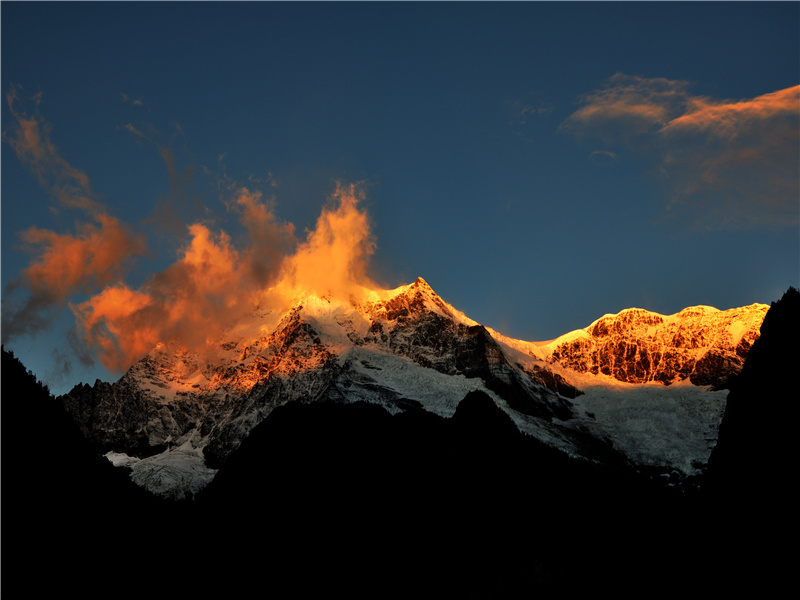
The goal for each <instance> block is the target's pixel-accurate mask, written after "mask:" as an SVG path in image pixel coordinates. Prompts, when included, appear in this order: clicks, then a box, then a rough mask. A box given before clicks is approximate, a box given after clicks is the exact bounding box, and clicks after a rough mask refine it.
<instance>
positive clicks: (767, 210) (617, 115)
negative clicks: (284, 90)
mask: <svg viewBox="0 0 800 600" xmlns="http://www.w3.org/2000/svg"><path fill="white" fill-rule="evenodd" d="M582 103H583V106H582V107H581V108H579V109H578V110H577V111H575V112H574V113H573V114H572V115H570V117H569V118H568V119H566V121H564V123H562V125H561V129H562V131H565V132H569V133H571V134H573V135H575V136H576V137H577V138H580V139H590V138H591V139H599V140H600V141H601V142H603V144H605V146H606V148H605V149H604V150H602V151H609V152H610V151H611V150H609V148H628V149H630V150H633V151H636V152H638V153H640V154H642V155H644V156H647V157H650V158H651V159H652V160H654V161H655V163H656V165H657V168H656V169H655V170H654V172H655V173H657V174H658V176H659V177H660V178H661V180H662V181H663V182H665V184H666V186H667V190H668V194H669V199H668V201H667V204H666V210H665V213H664V215H663V216H664V217H665V218H672V217H675V218H681V219H688V220H690V221H691V222H692V223H693V224H694V225H695V226H696V227H698V228H703V229H744V228H752V227H767V228H782V227H797V225H798V223H799V222H800V219H799V218H798V217H799V213H798V201H797V199H798V195H799V194H800V179H799V177H798V176H799V175H800V171H799V167H798V165H799V164H800V162H799V161H800V145H799V143H800V86H794V87H791V88H787V89H784V90H778V91H776V92H772V93H768V94H764V95H761V96H758V97H756V98H751V99H744V100H735V101H734V100H715V99H712V98H708V97H705V96H697V95H693V94H692V93H691V91H690V85H689V84H688V83H687V82H684V81H674V80H669V79H663V78H661V79H646V78H642V77H635V76H629V75H623V74H617V75H615V76H614V77H612V78H611V79H609V81H608V82H607V85H606V86H605V87H604V88H603V89H601V90H598V91H596V92H593V93H591V94H589V95H587V96H585V97H584V98H583V99H582ZM595 152H598V151H597V150H596V151H595Z"/></svg>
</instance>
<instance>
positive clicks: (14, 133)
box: [3, 88, 377, 372]
mask: <svg viewBox="0 0 800 600" xmlns="http://www.w3.org/2000/svg"><path fill="white" fill-rule="evenodd" d="M8 101H9V105H10V106H11V108H12V111H11V112H12V115H13V116H14V123H12V126H11V128H10V130H9V132H8V133H6V134H4V138H5V141H6V142H8V143H9V145H10V146H11V147H12V148H13V149H14V151H15V153H16V154H17V156H18V157H19V159H20V161H21V162H22V163H24V164H25V165H26V166H27V167H28V168H29V169H30V171H31V172H32V173H33V174H34V176H35V177H36V178H37V179H38V181H39V183H40V184H41V185H42V186H43V187H44V188H45V189H46V190H47V191H48V192H50V193H51V194H52V195H53V196H54V197H55V198H57V200H58V204H57V206H56V207H54V208H57V209H61V208H71V209H75V210H77V211H78V214H80V215H82V217H83V218H82V221H81V222H79V224H78V225H77V226H76V231H75V232H74V233H57V232H54V231H50V230H45V229H40V228H37V227H30V228H28V229H26V230H24V231H22V232H21V233H20V234H19V235H20V239H21V240H22V241H23V242H24V243H25V244H26V245H27V246H29V248H30V249H31V251H32V252H33V254H34V256H33V258H32V259H31V261H30V263H29V265H28V266H27V267H26V268H25V269H24V270H23V271H22V273H21V274H20V276H19V277H17V278H16V279H14V280H12V281H11V282H10V283H9V284H8V287H7V288H6V294H5V298H4V303H3V336H4V339H5V340H6V341H8V340H9V339H10V338H13V337H15V336H18V335H25V334H35V333H37V332H38V331H41V330H42V329H45V328H46V327H47V326H48V325H49V323H50V320H51V318H52V316H53V311H54V310H55V309H58V308H64V307H66V306H69V308H70V309H71V310H72V312H73V313H74V315H75V329H74V330H73V331H72V332H70V335H69V337H70V343H71V344H72V346H73V348H74V350H75V352H76V356H78V358H79V359H81V360H82V362H85V363H86V362H88V361H90V360H93V359H98V360H99V361H100V363H101V364H102V365H103V366H104V367H106V368H107V369H109V370H111V371H115V372H120V371H124V370H125V369H127V368H128V367H129V366H130V365H131V364H132V363H133V362H135V361H136V360H138V359H139V358H141V356H143V355H144V354H146V353H147V352H149V351H150V350H151V349H152V348H153V347H154V346H156V345H157V344H158V343H160V342H176V343H178V344H180V345H182V346H184V347H187V348H192V349H194V350H200V351H202V350H203V348H205V347H206V346H207V344H208V343H209V342H214V341H216V339H217V338H218V336H219V335H221V334H222V333H223V331H224V330H225V329H226V328H227V327H228V326H231V325H233V324H235V323H236V321H237V320H238V319H239V318H240V317H241V316H242V315H244V314H247V313H248V312H250V311H252V310H253V308H254V307H256V306H260V307H262V308H271V307H280V308H283V307H284V306H285V304H286V302H287V301H290V300H292V299H294V298H295V297H296V296H298V295H299V294H303V293H308V292H314V293H316V294H318V295H321V296H323V295H324V296H327V297H329V298H334V297H335V298H341V299H344V300H350V299H351V298H352V296H353V295H354V294H356V295H357V294H359V293H361V292H363V291H364V289H370V288H372V289H374V288H375V287H377V286H376V284H375V283H374V282H372V281H371V280H370V279H369V278H368V276H367V266H368V262H369V258H370V256H371V254H372V252H373V249H374V241H373V238H372V234H371V227H370V223H369V219H368V217H367V214H366V212H365V211H364V210H363V209H362V208H361V206H360V203H361V201H362V200H363V198H364V194H363V190H362V188H361V187H360V186H359V185H358V184H347V185H345V184H338V185H337V188H336V191H335V192H334V194H333V196H332V198H331V202H330V204H329V205H328V206H325V207H324V208H323V209H322V211H321V214H320V216H319V218H318V220H317V223H316V226H315V228H314V229H313V230H312V231H310V232H308V233H307V235H306V237H305V239H304V240H298V238H297V237H296V235H295V229H294V226H293V225H292V224H291V223H284V222H282V221H280V220H279V219H278V218H277V217H276V216H275V214H274V207H273V203H272V201H271V199H265V198H264V197H263V195H262V193H261V192H260V191H257V190H250V189H248V188H247V187H244V186H240V185H238V184H236V183H235V182H230V181H227V185H226V186H225V193H226V194H228V197H226V198H224V199H223V205H224V206H225V208H226V209H227V210H228V211H232V212H234V213H235V214H236V215H237V216H238V218H239V221H240V222H241V225H242V228H243V230H244V231H245V235H244V237H243V239H242V241H240V242H239V243H238V244H236V243H234V241H233V239H232V238H231V236H230V235H229V234H228V233H226V232H225V231H223V230H216V231H215V230H213V229H212V227H211V226H209V225H208V224H207V223H204V222H202V221H195V222H191V223H190V224H188V226H186V225H185V226H184V227H185V228H186V230H187V231H188V241H187V242H186V243H185V244H184V245H183V246H182V247H181V248H179V249H178V252H177V257H176V260H174V262H173V263H172V264H170V265H169V266H168V267H166V268H164V269H162V270H159V271H157V272H154V273H152V274H151V275H150V276H149V277H147V278H146V279H145V281H144V282H143V283H142V284H141V285H140V286H138V287H131V286H130V285H129V284H128V283H127V282H126V281H125V279H126V276H127V273H128V268H127V267H128V266H129V265H130V263H131V262H132V260H133V259H135V258H138V257H141V256H144V255H146V253H147V251H148V249H147V239H146V237H145V236H144V235H143V234H133V233H132V231H133V229H132V228H131V227H129V226H127V225H125V224H123V223H121V222H120V221H119V220H118V219H116V218H115V217H112V216H110V215H109V214H108V211H107V209H106V207H105V206H103V205H102V204H100V203H99V202H97V201H95V200H93V199H92V192H91V187H90V182H89V178H88V176H86V175H85V173H83V172H82V171H80V170H78V169H76V168H74V167H72V166H71V165H70V164H69V163H68V162H67V161H66V160H65V159H63V158H62V157H61V155H60V154H59V153H58V151H57V149H56V147H55V145H54V144H53V143H52V141H51V140H50V137H49V131H50V128H49V126H48V125H47V124H46V123H45V122H44V120H43V119H42V118H41V116H40V115H39V114H38V103H39V101H40V97H38V96H37V97H36V98H35V101H36V106H37V111H36V113H35V114H34V116H32V117H29V116H28V115H26V114H25V113H23V112H22V111H20V110H17V108H16V104H17V102H18V90H17V89H16V88H14V89H12V92H11V93H10V94H9V96H8ZM127 128H128V129H129V130H130V131H131V132H132V133H134V134H135V135H137V136H138V137H141V138H143V139H147V140H148V141H151V142H153V143H155V142H154V141H153V139H152V138H150V137H149V136H146V135H144V134H142V133H141V132H140V131H139V130H136V129H135V128H133V127H132V126H130V127H127ZM155 145H156V147H157V148H158V151H159V152H160V154H161V156H162V158H163V159H164V160H165V163H166V165H167V169H168V171H170V175H171V177H170V180H171V184H174V178H173V177H172V175H174V174H175V173H173V172H174V171H175V164H174V160H172V155H171V154H170V153H169V152H168V151H167V150H166V149H165V147H163V146H161V145H159V144H157V143H155ZM165 153H166V155H165ZM172 187H174V185H173V186H172ZM173 192H174V190H173ZM171 195H174V194H171ZM146 224H147V225H150V226H153V223H152V222H151V221H149V220H148V221H147V223H146ZM9 295H10V296H11V297H12V299H11V301H10V302H9ZM78 295H81V296H83V297H86V296H88V298H87V299H79V298H78V297H77V296H78ZM20 296H22V299H20ZM59 358H60V362H61V363H62V364H64V367H63V368H64V370H68V369H69V368H70V365H69V364H68V361H64V360H63V358H64V357H63V356H60V357H59Z"/></svg>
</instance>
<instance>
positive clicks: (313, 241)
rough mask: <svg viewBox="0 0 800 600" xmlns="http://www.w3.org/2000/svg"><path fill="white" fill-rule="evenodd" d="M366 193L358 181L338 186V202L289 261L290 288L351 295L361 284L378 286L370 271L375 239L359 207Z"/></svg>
mask: <svg viewBox="0 0 800 600" xmlns="http://www.w3.org/2000/svg"><path fill="white" fill-rule="evenodd" d="M362 197H363V192H362V191H361V190H360V189H359V187H358V186H357V185H355V184H350V185H347V186H345V185H341V184H339V185H338V186H337V188H336V191H335V192H334V195H333V198H334V200H335V202H337V204H334V205H333V206H331V207H327V208H324V209H323V210H322V214H320V216H319V219H317V223H316V227H315V229H314V231H312V232H311V233H310V234H309V236H308V239H307V240H306V241H305V242H304V243H303V244H301V245H300V246H299V247H298V249H297V251H296V252H295V254H294V255H293V256H291V257H289V258H288V259H287V261H286V263H285V267H284V273H283V275H284V278H285V283H286V284H287V285H288V286H289V287H290V288H293V289H296V290H301V291H307V292H314V293H316V294H318V295H322V296H334V297H337V298H341V299H348V298H349V297H350V295H351V294H353V293H354V292H356V291H357V290H358V288H360V287H361V286H364V287H375V284H374V283H373V282H372V281H371V280H369V278H368V277H367V273H366V268H367V264H368V262H369V258H370V256H371V255H372V252H373V251H374V240H373V238H372V234H371V229H370V224H369V220H368V218H367V215H366V213H365V212H363V211H361V210H359V208H358V202H359V201H360V200H361V199H362Z"/></svg>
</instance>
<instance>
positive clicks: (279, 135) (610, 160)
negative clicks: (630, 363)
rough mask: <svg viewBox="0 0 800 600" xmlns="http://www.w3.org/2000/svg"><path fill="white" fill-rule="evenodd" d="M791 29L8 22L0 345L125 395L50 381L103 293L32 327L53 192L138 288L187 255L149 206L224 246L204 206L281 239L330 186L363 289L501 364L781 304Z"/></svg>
mask: <svg viewBox="0 0 800 600" xmlns="http://www.w3.org/2000/svg"><path fill="white" fill-rule="evenodd" d="M798 25H800V4H798V3H796V2H780V3H768V2H753V3H751V2H734V3H727V2H713V3H699V2H697V3H696V2H691V3H688V2H687V3H684V2H680V3H650V2H647V3H644V2H642V3H630V2H624V3H602V2H593V3H576V2H557V3H539V2H530V3H528V2H509V3H482V2H470V3H451V2H445V3H361V2H357V3H335V2H331V3H302V2H301V3H294V2H292V3H261V2H246V3H227V2H226V3H213V2H202V3H192V2H175V3H161V2H159V3H116V2H115V3H105V2H91V3H73V2H69V3H49V4H43V3H27V2H25V3H12V2H3V3H2V92H3V96H4V102H3V107H2V124H3V132H4V142H3V144H2V283H3V310H4V313H5V314H4V322H3V325H4V331H3V338H4V343H6V345H7V346H8V347H9V348H11V349H13V350H14V351H15V352H16V353H17V354H18V355H19V356H20V357H21V358H22V360H23V362H25V363H26V365H28V366H29V367H30V368H32V369H33V370H34V371H35V372H36V373H37V375H39V377H40V378H42V379H43V380H45V381H46V382H47V383H49V384H50V385H51V387H52V388H53V389H54V391H57V392H61V391H64V390H65V389H68V388H69V387H71V385H72V384H74V383H77V382H78V381H89V382H93V381H94V378H95V377H100V378H101V379H106V380H110V379H114V378H115V377H117V376H118V375H119V373H116V374H110V373H107V372H106V371H104V370H103V369H102V368H100V367H99V365H97V364H95V365H94V366H92V367H89V366H87V365H86V364H81V363H80V362H79V361H78V360H75V359H74V358H73V359H72V360H71V361H70V364H69V365H68V364H67V363H66V362H65V360H64V359H65V357H67V356H69V354H70V352H71V351H70V347H71V346H70V345H69V343H68V339H69V338H70V336H71V335H72V334H71V333H70V331H71V330H72V329H73V328H74V323H75V320H74V316H73V314H72V312H71V311H70V309H69V306H68V303H73V304H74V303H78V302H81V301H83V300H85V299H86V298H87V297H89V296H90V295H91V294H92V293H96V292H99V291H100V290H99V288H100V287H102V286H101V285H100V284H99V283H98V285H97V287H98V289H90V287H89V286H88V285H86V286H83V287H81V288H80V289H75V290H73V293H71V294H69V295H67V296H65V297H59V298H56V299H53V298H49V301H48V302H49V303H47V302H45V303H44V304H36V303H29V304H28V305H25V299H26V298H28V297H29V295H30V294H31V293H32V292H31V290H30V289H28V288H26V285H24V284H16V283H15V282H19V281H20V279H19V278H20V273H21V272H22V270H23V269H25V268H26V267H27V266H28V265H29V264H31V261H36V260H37V256H40V253H41V249H42V246H41V236H40V238H39V240H40V241H39V242H38V243H39V245H38V246H37V244H36V243H31V240H30V238H29V239H28V242H29V243H28V244H24V243H22V242H23V241H24V239H23V236H21V234H20V232H23V231H26V230H30V228H31V227H34V226H35V227H37V228H38V230H39V231H41V230H46V231H50V232H54V233H58V234H63V235H79V234H80V232H81V231H83V230H82V229H81V226H82V225H81V223H82V222H84V221H86V219H87V214H88V213H87V211H86V210H85V208H76V207H75V205H74V204H72V205H68V204H65V203H64V201H63V198H62V197H61V196H59V192H58V190H61V191H62V192H63V191H64V186H67V187H70V186H71V188H70V189H72V191H74V188H75V187H76V185H77V184H76V181H77V180H76V179H74V178H73V179H70V176H69V173H74V171H72V170H70V169H73V170H79V171H80V172H82V173H83V174H85V176H86V178H87V181H85V182H83V183H84V184H86V186H85V189H90V190H91V195H92V201H93V202H95V203H97V204H99V205H102V206H103V207H105V210H106V211H107V213H108V214H110V215H113V217H114V218H115V219H118V220H119V222H121V223H124V224H127V225H128V226H130V227H131V228H132V229H133V230H135V231H136V232H137V233H138V234H141V235H144V236H146V239H147V253H146V254H142V255H140V256H138V257H137V258H136V260H135V261H131V262H130V268H128V269H126V270H121V271H120V275H119V276H120V277H121V278H124V280H125V282H126V283H127V284H128V285H130V286H132V287H135V286H137V285H139V284H141V282H142V281H144V280H145V278H146V277H147V276H148V275H150V274H152V273H155V272H158V271H159V270H161V269H164V268H165V267H166V266H167V265H168V264H170V263H171V262H172V261H174V259H175V255H176V252H177V249H178V248H179V247H180V246H181V244H183V243H185V241H186V240H185V231H184V230H182V229H180V228H179V229H172V228H170V227H169V226H168V223H167V219H166V218H165V217H164V214H165V213H163V212H159V211H158V210H157V207H159V206H163V205H168V206H170V207H171V210H172V211H173V212H172V213H171V214H173V215H175V216H176V217H178V218H179V219H180V221H181V222H182V223H185V224H186V225H188V224H190V223H192V222H195V221H198V220H204V221H205V222H208V223H211V224H212V226H213V227H215V228H217V229H222V230H225V231H227V232H228V233H229V234H230V235H231V236H232V237H233V238H234V239H236V235H237V229H236V228H237V226H238V223H237V221H236V219H235V218H233V216H231V214H230V211H229V210H226V206H225V204H224V202H223V201H222V200H221V197H222V196H221V192H220V190H222V189H224V187H225V185H226V184H230V183H236V184H238V185H247V186H248V187H249V188H250V189H259V190H262V191H263V193H264V194H266V195H269V196H272V197H274V211H275V214H276V216H277V217H278V218H279V219H281V220H282V221H285V222H290V223H293V224H294V225H295V228H296V232H297V233H298V236H301V235H302V232H303V231H304V230H306V229H311V228H313V227H314V223H315V221H316V219H317V217H318V215H319V213H320V210H321V207H322V206H323V205H324V204H325V202H326V200H327V198H328V197H329V196H330V194H331V192H332V191H333V189H334V182H335V181H336V180H342V181H362V182H366V189H367V198H366V200H365V201H364V204H363V206H364V207H365V208H366V210H367V212H368V214H369V217H370V219H371V222H372V231H373V234H374V236H375V242H376V246H375V253H374V255H373V257H372V261H371V267H370V274H371V275H372V277H373V278H374V279H375V280H377V281H378V282H380V283H381V284H383V285H385V286H386V287H395V286H398V285H401V284H405V283H409V282H411V281H413V280H414V279H415V278H416V277H417V276H422V277H424V278H425V279H426V280H427V281H428V283H430V284H431V286H432V287H433V288H434V289H435V290H436V291H437V292H438V293H439V294H440V295H441V296H442V297H444V298H445V299H446V300H447V301H449V302H450V303H452V304H454V305H455V306H456V307H458V308H460V309H461V310H463V311H464V312H466V313H467V314H468V315H469V316H470V317H472V318H473V319H475V320H477V321H479V322H481V323H483V324H485V325H488V326H491V327H493V328H495V329H499V330H500V331H502V332H503V333H506V334H508V335H511V336H513V337H517V338H520V339H526V340H545V339H551V338H553V337H556V336H558V335H560V334H562V333H566V332H568V331H571V330H573V329H577V328H581V327H585V326H587V325H588V324H589V323H591V322H592V321H593V320H595V319H596V318H598V317H600V316H602V315H603V314H605V313H614V312H618V311H620V310H622V309H624V308H627V307H632V306H637V307H642V308H647V309H650V310H654V311H657V312H660V313H663V314H672V313H675V312H677V311H679V310H681V309H682V308H684V307H686V306H690V305H695V304H708V305H712V306H716V307H717V308H720V309H725V308H731V307H735V306H742V305H747V304H751V303H753V302H763V303H769V302H771V301H773V300H777V299H778V298H779V297H780V295H781V294H782V293H783V292H784V291H785V290H786V289H787V288H788V287H789V286H790V285H794V286H798V285H800V283H799V279H800V246H799V244H798V205H797V198H798V162H797V161H798V157H797V149H798V138H797V128H798V118H800V117H798V110H799V108H800V107H799V106H798V101H797V93H796V91H794V92H792V91H791V90H790V88H793V87H795V86H797V85H798V84H800V58H798V57H800V42H799V41H798V31H800V28H799V27H798ZM781 92H782V93H781ZM9 98H11V100H9ZM764 107H769V110H766V111H765V110H762V109H763V108H764ZM787 107H788V108H787ZM26 119H27V120H28V121H29V122H35V123H36V124H37V126H38V128H39V129H38V130H39V132H40V134H41V135H40V137H39V139H38V140H30V139H29V140H28V142H31V143H32V144H33V143H38V144H39V147H40V148H42V147H46V148H48V150H47V154H46V156H45V155H42V156H45V158H43V159H42V160H39V162H36V156H37V155H34V154H31V153H29V154H27V155H24V154H21V153H20V152H21V151H20V150H19V148H20V139H21V138H20V137H19V124H20V123H21V122H22V121H24V120H26ZM48 144H49V145H48ZM26 156H27V158H26ZM46 169H47V170H48V171H47V172H45V170H46ZM87 182H88V183H87ZM59 186H60V187H59ZM77 187H81V186H80V185H77ZM54 190H56V191H54ZM154 215H158V216H157V217H155V218H154V217H153V216H154ZM26 246H27V247H26ZM37 253H39V254H37ZM127 264H128V263H127V262H126V265H127ZM106 284H107V282H104V283H103V285H106ZM40 291H41V290H40ZM21 307H27V308H25V309H23V308H21ZM9 315H11V316H13V317H14V318H15V319H17V323H16V325H17V326H19V319H23V318H25V319H31V320H30V324H31V325H30V326H29V327H27V323H28V322H27V321H26V327H18V328H19V329H25V330H27V333H25V332H22V333H16V332H15V327H14V324H13V323H12V322H11V320H10V319H11V317H10V316H9ZM22 315H24V317H23V316H22ZM10 323H11V324H10ZM54 351H55V353H54ZM87 358H88V357H87ZM67 367H70V369H69V370H67Z"/></svg>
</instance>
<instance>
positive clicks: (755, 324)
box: [544, 304, 769, 389]
mask: <svg viewBox="0 0 800 600" xmlns="http://www.w3.org/2000/svg"><path fill="white" fill-rule="evenodd" d="M768 308H769V307H768V306H766V305H763V304H754V305H752V306H746V307H742V308H734V309H730V310H725V311H721V310H717V309H715V308H712V307H709V306H695V307H691V308H686V309H684V310H682V311H681V312H679V313H677V314H675V315H670V316H664V315H659V314H656V313H653V312H649V311H646V310H642V309H637V308H632V309H628V310H624V311H622V312H620V313H618V314H616V315H606V316H604V317H602V318H601V319H598V320H597V321H595V322H594V323H592V324H591V325H590V326H589V327H587V328H586V329H583V330H580V331H577V332H573V333H571V334H568V335H566V336H563V337H561V338H558V339H556V340H555V341H553V342H552V343H551V344H549V345H548V346H547V347H546V348H544V350H545V353H546V355H547V360H548V362H551V363H558V364H560V365H562V366H564V367H567V368H569V369H571V370H574V371H577V372H579V373H591V374H594V375H597V374H603V375H608V376H610V377H613V378H614V379H616V380H618V381H623V382H627V383H647V382H659V383H662V384H664V385H670V384H672V383H676V382H681V381H684V380H687V379H688V380H689V381H690V382H691V383H692V384H694V385H697V386H711V387H712V388H714V389H722V388H725V387H727V385H728V381H729V379H730V378H731V376H733V375H735V374H736V373H738V372H739V371H740V370H741V368H742V365H743V364H744V360H745V358H746V357H747V353H748V351H749V350H750V347H751V346H752V345H753V342H754V341H755V340H757V339H758V336H759V328H760V327H761V322H762V321H763V320H764V315H765V314H766V312H767V309H768Z"/></svg>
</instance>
